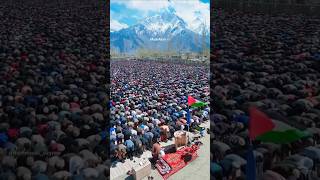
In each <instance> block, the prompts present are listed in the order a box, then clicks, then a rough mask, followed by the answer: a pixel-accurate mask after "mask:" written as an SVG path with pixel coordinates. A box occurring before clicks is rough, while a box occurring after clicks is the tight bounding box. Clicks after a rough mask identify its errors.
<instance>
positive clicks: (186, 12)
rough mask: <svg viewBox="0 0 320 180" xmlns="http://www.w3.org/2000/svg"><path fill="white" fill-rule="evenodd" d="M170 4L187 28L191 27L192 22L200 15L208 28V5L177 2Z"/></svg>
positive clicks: (196, 2)
mask: <svg viewBox="0 0 320 180" xmlns="http://www.w3.org/2000/svg"><path fill="white" fill-rule="evenodd" d="M172 3H173V7H174V8H175V10H176V14H177V15H178V16H179V17H181V18H182V19H183V20H184V21H186V23H187V24H188V25H189V26H192V22H193V21H194V20H195V19H196V17H197V16H199V15H200V17H201V19H203V20H204V21H205V23H206V25H207V27H210V6H209V4H208V3H203V2H200V1H179V0H177V1H173V2H172ZM197 14H198V15H197Z"/></svg>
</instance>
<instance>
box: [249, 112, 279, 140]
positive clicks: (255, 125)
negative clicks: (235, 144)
mask: <svg viewBox="0 0 320 180" xmlns="http://www.w3.org/2000/svg"><path fill="white" fill-rule="evenodd" d="M249 112H250V120H249V137H250V139H251V140H254V139H255V138H256V137H257V136H259V135H262V134H264V133H266V132H268V131H271V130H272V129H273V128H274V127H275V124H274V123H273V122H272V120H271V119H270V118H269V117H268V116H267V115H265V114H264V113H263V112H261V111H259V110H258V109H257V108H255V107H250V109H249Z"/></svg>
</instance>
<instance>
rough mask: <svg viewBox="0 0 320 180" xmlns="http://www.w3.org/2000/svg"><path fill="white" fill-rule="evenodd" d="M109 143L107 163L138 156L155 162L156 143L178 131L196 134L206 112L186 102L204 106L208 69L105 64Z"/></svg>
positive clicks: (117, 62) (152, 63)
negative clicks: (108, 75)
mask: <svg viewBox="0 0 320 180" xmlns="http://www.w3.org/2000/svg"><path fill="white" fill-rule="evenodd" d="M110 70H111V88H110V91H111V98H110V99H111V101H110V114H111V115H110V127H111V129H110V139H111V145H110V146H111V154H110V155H111V158H112V159H113V162H118V161H124V160H125V159H126V158H132V157H133V156H140V155H141V154H142V153H143V152H144V151H145V150H150V151H152V153H153V155H154V157H155V158H156V157H157V156H158V155H159V153H160V151H161V147H160V145H159V143H158V142H160V141H167V140H168V139H172V138H173V136H174V132H176V131H178V130H189V131H201V130H202V129H203V128H201V123H203V122H204V121H207V120H209V107H208V106H205V107H201V108H190V114H191V118H190V119H191V124H190V126H187V117H186V116H187V111H188V103H187V97H188V95H191V96H193V97H195V98H196V99H198V100H201V101H204V102H209V98H210V97H209V91H210V90H209V79H208V78H209V77H208V76H209V67H205V66H204V65H201V64H197V65H194V64H192V65H190V64H185V63H172V62H164V63H162V62H156V61H152V60H113V61H111V66H110Z"/></svg>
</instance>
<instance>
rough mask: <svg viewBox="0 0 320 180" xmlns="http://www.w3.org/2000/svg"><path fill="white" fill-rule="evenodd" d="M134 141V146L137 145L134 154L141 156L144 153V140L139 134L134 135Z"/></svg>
mask: <svg viewBox="0 0 320 180" xmlns="http://www.w3.org/2000/svg"><path fill="white" fill-rule="evenodd" d="M132 142H133V143H134V147H135V151H134V155H136V156H140V155H141V154H142V153H143V151H144V149H143V144H142V141H141V140H140V138H139V136H137V135H133V137H132Z"/></svg>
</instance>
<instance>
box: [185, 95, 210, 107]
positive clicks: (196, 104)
mask: <svg viewBox="0 0 320 180" xmlns="http://www.w3.org/2000/svg"><path fill="white" fill-rule="evenodd" d="M206 105H207V103H205V102H202V101H198V100H196V99H195V98H193V97H192V96H188V106H190V107H203V106H206Z"/></svg>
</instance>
